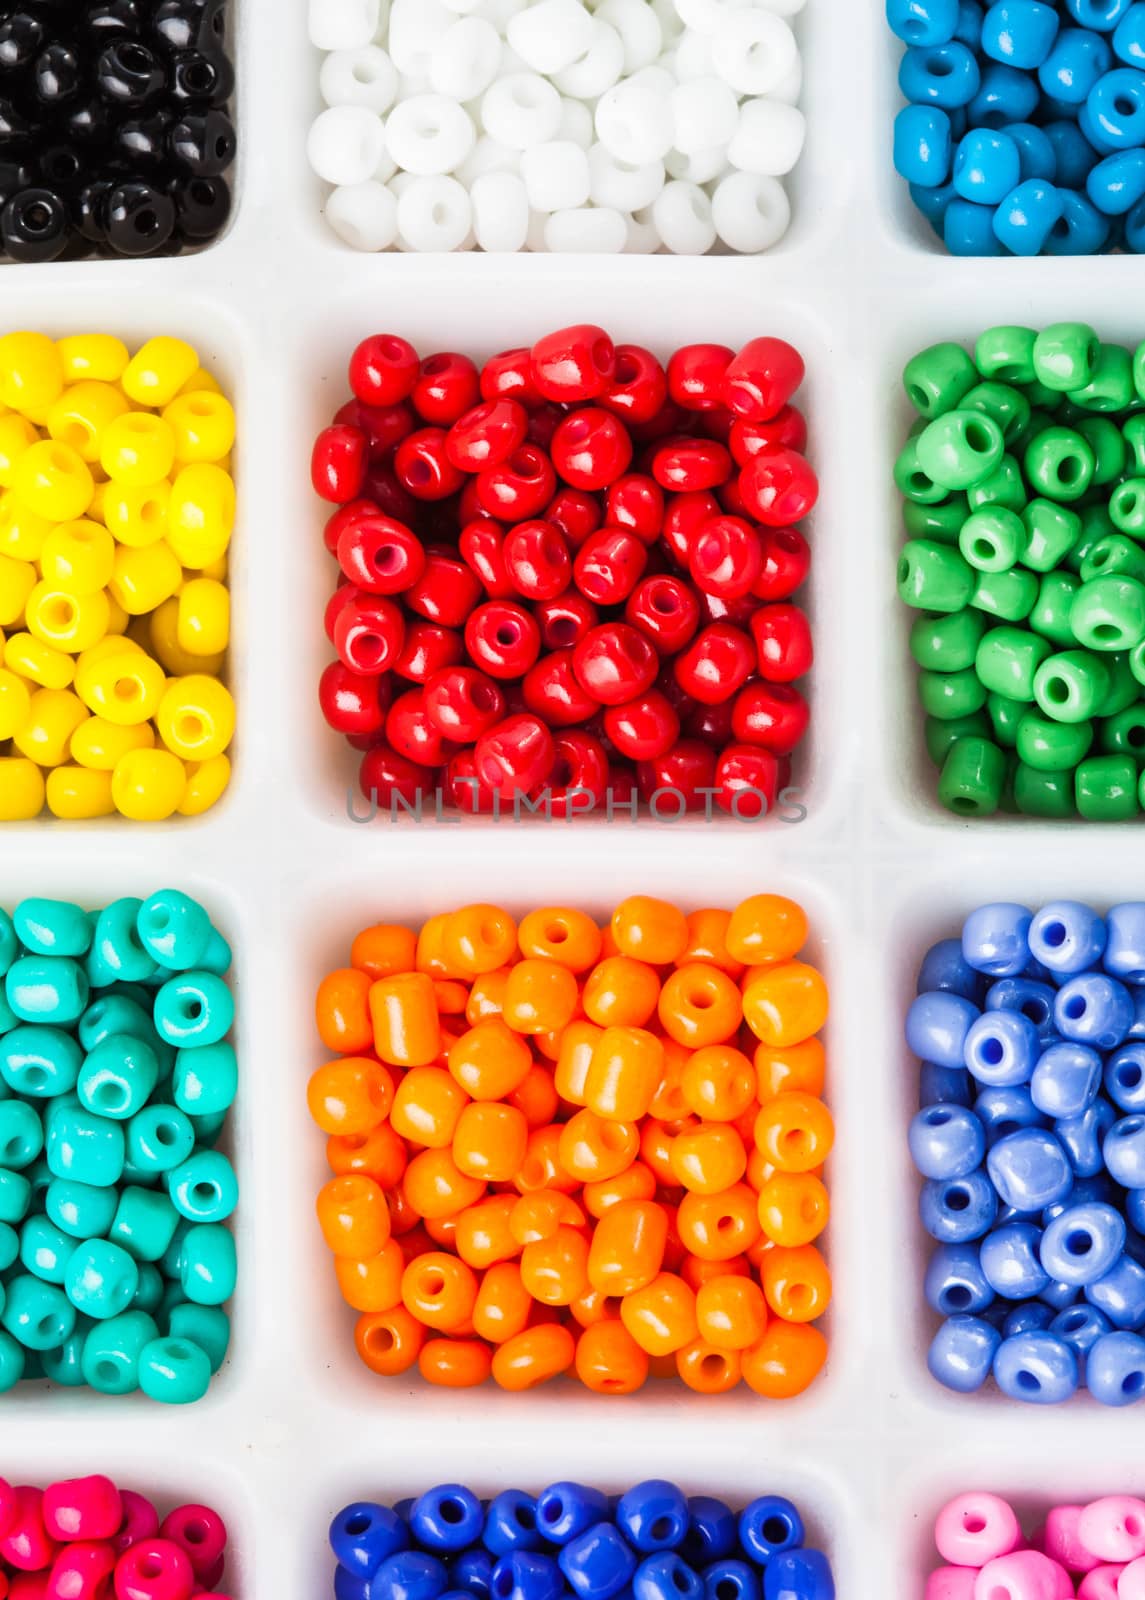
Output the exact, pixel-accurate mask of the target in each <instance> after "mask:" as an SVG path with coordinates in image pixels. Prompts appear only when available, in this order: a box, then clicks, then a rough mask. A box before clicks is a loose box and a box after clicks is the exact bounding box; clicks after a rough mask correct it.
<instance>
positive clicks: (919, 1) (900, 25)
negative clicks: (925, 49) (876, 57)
mask: <svg viewBox="0 0 1145 1600" xmlns="http://www.w3.org/2000/svg"><path fill="white" fill-rule="evenodd" d="M887 24H888V26H889V27H890V30H891V32H892V33H893V34H896V35H897V37H898V38H900V39H901V40H902V41H903V43H904V44H911V45H935V44H949V43H950V41H951V39H953V37H954V30H955V28H956V27H957V26H958V0H887Z"/></svg>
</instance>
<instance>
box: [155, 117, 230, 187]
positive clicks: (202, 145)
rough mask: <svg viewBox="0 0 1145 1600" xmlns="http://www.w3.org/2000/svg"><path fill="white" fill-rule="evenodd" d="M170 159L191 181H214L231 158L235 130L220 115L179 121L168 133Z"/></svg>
mask: <svg viewBox="0 0 1145 1600" xmlns="http://www.w3.org/2000/svg"><path fill="white" fill-rule="evenodd" d="M170 150H171V159H172V161H174V162H175V164H176V166H178V167H181V168H183V170H184V171H186V172H189V173H190V174H191V176H192V177H195V178H217V177H218V176H219V174H220V173H223V172H225V171H226V170H227V168H228V167H229V166H230V164H231V162H232V161H233V160H234V158H235V130H234V127H233V126H232V124H231V119H230V118H229V117H228V116H227V115H226V113H225V112H222V111H214V110H212V111H208V112H206V113H204V114H203V115H202V116H198V115H195V114H191V115H189V116H185V117H180V119H179V121H178V122H176V123H175V125H174V127H173V128H172V129H171V133H170Z"/></svg>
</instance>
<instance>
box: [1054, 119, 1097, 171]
mask: <svg viewBox="0 0 1145 1600" xmlns="http://www.w3.org/2000/svg"><path fill="white" fill-rule="evenodd" d="M1042 132H1043V133H1044V134H1045V136H1046V138H1047V139H1048V140H1049V141H1050V143H1051V144H1052V145H1053V147H1054V155H1055V156H1056V158H1057V168H1058V170H1057V175H1056V179H1055V181H1056V182H1057V183H1058V184H1060V185H1061V186H1062V187H1063V188H1066V189H1081V188H1084V187H1085V180H1086V178H1087V176H1088V174H1089V169H1090V167H1092V166H1093V163H1094V162H1095V161H1096V160H1097V152H1096V151H1095V150H1094V148H1093V146H1092V145H1091V144H1090V142H1089V140H1088V139H1087V138H1086V137H1085V135H1084V134H1083V133H1082V132H1081V130H1080V128H1079V127H1078V125H1077V123H1076V122H1072V121H1070V120H1069V119H1068V118H1061V119H1060V120H1058V121H1056V122H1046V123H1043V125H1042Z"/></svg>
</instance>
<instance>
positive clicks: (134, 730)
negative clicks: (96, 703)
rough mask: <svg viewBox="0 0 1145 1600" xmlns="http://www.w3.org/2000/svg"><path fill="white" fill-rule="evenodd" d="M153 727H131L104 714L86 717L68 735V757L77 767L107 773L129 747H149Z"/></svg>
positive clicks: (153, 738) (130, 748)
mask: <svg viewBox="0 0 1145 1600" xmlns="http://www.w3.org/2000/svg"><path fill="white" fill-rule="evenodd" d="M154 748H155V730H154V729H153V728H152V726H151V724H150V723H149V722H137V723H135V724H134V725H132V726H128V725H127V724H122V725H121V724H119V723H115V722H109V721H108V719H107V718H106V717H89V718H88V719H87V721H86V722H81V723H80V725H79V727H78V728H77V729H76V731H75V732H74V733H73V734H72V742H71V754H72V760H73V761H78V762H79V764H80V766H81V767H95V768H96V769H97V770H98V771H100V772H111V771H112V770H113V769H114V768H115V766H116V765H117V764H118V762H119V761H121V760H122V759H123V757H124V756H125V755H127V754H128V752H129V751H131V750H153V749H154Z"/></svg>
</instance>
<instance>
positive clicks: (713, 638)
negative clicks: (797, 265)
mask: <svg viewBox="0 0 1145 1600" xmlns="http://www.w3.org/2000/svg"><path fill="white" fill-rule="evenodd" d="M754 671H755V645H754V644H753V643H752V641H751V639H750V638H749V636H748V635H747V634H746V633H743V632H742V631H741V630H740V629H739V628H733V627H732V626H731V625H730V623H727V622H712V623H709V625H708V626H707V627H706V628H702V629H701V630H700V632H699V633H698V634H697V635H696V637H695V638H694V639H693V640H692V642H691V644H690V645H689V646H688V648H687V649H686V650H685V651H684V653H683V654H682V655H679V656H677V657H676V663H675V672H676V682H677V683H678V684H679V685H680V687H681V689H683V690H684V692H685V693H686V694H690V695H691V696H692V699H693V700H700V701H702V702H703V703H704V705H709V706H714V705H719V703H720V702H721V701H722V700H730V699H731V697H732V695H733V694H735V692H736V690H737V689H738V688H739V687H740V686H741V685H742V684H744V683H746V682H747V680H748V678H749V677H750V676H751V674H752V673H753V672H754Z"/></svg>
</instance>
